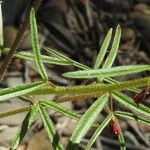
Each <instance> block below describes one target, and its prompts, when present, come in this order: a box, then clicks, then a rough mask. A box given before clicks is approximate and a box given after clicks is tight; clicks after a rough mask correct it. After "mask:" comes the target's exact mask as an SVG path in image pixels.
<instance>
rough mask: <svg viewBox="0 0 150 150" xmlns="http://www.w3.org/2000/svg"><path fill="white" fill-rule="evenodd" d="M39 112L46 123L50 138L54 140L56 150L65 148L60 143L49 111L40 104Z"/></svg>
mask: <svg viewBox="0 0 150 150" xmlns="http://www.w3.org/2000/svg"><path fill="white" fill-rule="evenodd" d="M38 110H39V113H40V115H41V118H42V120H43V123H44V127H45V130H46V132H47V134H48V137H49V139H50V140H51V142H52V145H53V147H54V149H55V150H63V146H62V145H61V144H60V141H59V136H58V135H57V133H56V131H55V127H54V125H53V122H52V121H51V119H50V118H49V116H48V114H47V112H46V111H45V109H44V107H42V106H39V107H38Z"/></svg>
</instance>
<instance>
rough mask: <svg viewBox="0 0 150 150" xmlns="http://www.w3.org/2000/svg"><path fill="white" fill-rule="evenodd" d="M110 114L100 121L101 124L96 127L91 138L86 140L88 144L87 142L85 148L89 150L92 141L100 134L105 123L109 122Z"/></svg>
mask: <svg viewBox="0 0 150 150" xmlns="http://www.w3.org/2000/svg"><path fill="white" fill-rule="evenodd" d="M111 116H112V114H110V115H109V116H108V117H107V118H106V119H105V120H104V121H103V122H102V123H101V125H100V126H99V127H98V128H97V129H96V131H95V132H94V134H93V136H92V137H91V139H90V140H89V141H88V144H87V146H86V148H85V150H90V149H91V147H92V145H93V144H94V142H95V141H96V139H97V138H98V136H99V135H100V134H101V132H102V131H103V129H104V128H105V127H106V126H107V124H108V123H109V122H110V120H111Z"/></svg>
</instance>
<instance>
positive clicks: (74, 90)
mask: <svg viewBox="0 0 150 150" xmlns="http://www.w3.org/2000/svg"><path fill="white" fill-rule="evenodd" d="M149 81H150V77H145V78H141V79H136V80H130V81H125V82H120V83H114V84H99V83H98V84H96V83H94V84H90V85H83V86H81V85H79V86H67V87H60V86H55V87H47V88H46V87H45V88H40V89H37V90H35V91H32V92H31V93H29V94H30V95H37V94H87V93H89V94H92V93H97V92H99V93H107V92H109V93H112V92H114V91H123V90H127V89H129V88H135V87H144V86H147V83H148V82H149Z"/></svg>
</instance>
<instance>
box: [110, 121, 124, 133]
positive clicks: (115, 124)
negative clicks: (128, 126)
mask: <svg viewBox="0 0 150 150" xmlns="http://www.w3.org/2000/svg"><path fill="white" fill-rule="evenodd" d="M109 128H110V132H111V133H112V134H114V135H119V134H120V133H121V129H120V126H119V123H118V121H116V120H115V121H111V122H110V124H109Z"/></svg>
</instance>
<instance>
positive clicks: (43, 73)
mask: <svg viewBox="0 0 150 150" xmlns="http://www.w3.org/2000/svg"><path fill="white" fill-rule="evenodd" d="M30 28H31V39H32V50H33V55H34V61H35V63H36V66H37V68H38V70H39V73H40V75H41V77H42V78H43V80H45V81H47V80H48V76H47V74H46V71H45V69H44V66H43V63H42V59H41V54H40V46H39V41H38V32H37V24H36V19H35V11H34V9H33V8H32V9H31V12H30Z"/></svg>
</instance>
